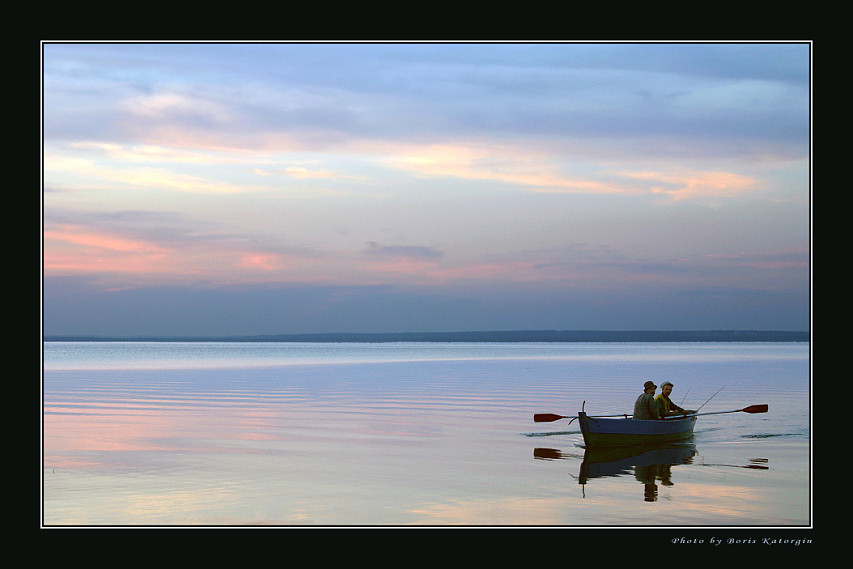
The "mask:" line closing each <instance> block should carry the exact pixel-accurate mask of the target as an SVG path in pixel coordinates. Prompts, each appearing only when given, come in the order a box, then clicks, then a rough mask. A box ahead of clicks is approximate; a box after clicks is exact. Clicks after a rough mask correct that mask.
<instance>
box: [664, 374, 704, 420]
mask: <svg viewBox="0 0 853 569" xmlns="http://www.w3.org/2000/svg"><path fill="white" fill-rule="evenodd" d="M660 390H661V393H660V395H658V396H657V397H655V404H656V405H657V408H658V415H660V417H661V418H663V417H669V416H671V415H688V414H692V413H695V412H696V411H691V410H690V409H682V408H681V407H679V406H678V405H676V404H675V403H673V402H672V399H670V398H669V396H670V395H672V382H671V381H664V382H663V383H661V384H660Z"/></svg>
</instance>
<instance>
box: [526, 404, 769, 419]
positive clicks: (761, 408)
mask: <svg viewBox="0 0 853 569" xmlns="http://www.w3.org/2000/svg"><path fill="white" fill-rule="evenodd" d="M768 409H769V406H768V405H750V406H749V407H744V408H743V409H734V410H732V411H711V412H709V413H695V414H694V415H696V416H698V415H720V414H722V413H767V410H768ZM630 416H631V415H630V414H624V413H622V414H619V415H595V416H592V415H590V417H591V418H595V417H630ZM681 417H683V415H674V416H673V417H668V418H676V419H679V418H681ZM560 419H577V415H557V414H555V413H537V414H535V415H533V421H534V422H536V423H551V422H553V421H559V420H560Z"/></svg>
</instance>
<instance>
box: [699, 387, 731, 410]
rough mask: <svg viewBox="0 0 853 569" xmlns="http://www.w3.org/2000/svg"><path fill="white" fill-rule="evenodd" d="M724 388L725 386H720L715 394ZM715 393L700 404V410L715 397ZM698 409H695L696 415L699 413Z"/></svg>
mask: <svg viewBox="0 0 853 569" xmlns="http://www.w3.org/2000/svg"><path fill="white" fill-rule="evenodd" d="M725 388H726V386H725V385H724V386H722V387H721V388H719V389H718V390H717V393H719V392H720V391H722V390H723V389H725ZM717 393H714V395H712V396H710V397H709V398H708V399H707V400H706V401H705V403H702V404H701V405H700V406H699V409H701V408H702V407H704V406H705V405H706V404H707V403H708V401H710V400H711V399H713V398H714V397H716V396H717ZM699 409H696V411H695V412H696V413H698V412H699Z"/></svg>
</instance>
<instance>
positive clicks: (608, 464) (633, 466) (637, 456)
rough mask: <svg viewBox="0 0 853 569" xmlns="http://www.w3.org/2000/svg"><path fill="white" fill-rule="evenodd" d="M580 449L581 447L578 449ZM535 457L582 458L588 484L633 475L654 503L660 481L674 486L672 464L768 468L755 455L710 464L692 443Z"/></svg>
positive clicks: (581, 479)
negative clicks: (735, 461) (742, 461)
mask: <svg viewBox="0 0 853 569" xmlns="http://www.w3.org/2000/svg"><path fill="white" fill-rule="evenodd" d="M578 450H580V449H578ZM533 456H534V458H537V459H539V460H561V459H563V460H564V459H575V460H577V459H581V460H582V462H581V465H580V472H579V473H578V476H577V480H578V483H579V484H581V485H586V484H587V482H589V481H590V480H591V479H594V478H605V477H619V476H633V478H634V479H635V480H636V481H637V482H640V483H641V484H643V499H644V500H645V501H648V502H654V501H656V500H657V496H658V484H660V485H662V486H673V485H674V482H673V479H672V467H673V466H680V465H693V466H712V467H731V468H749V469H758V470H768V469H769V466H768V465H767V462H768V461H767V459H762V458H753V459H750V461H749V464H747V465H736V464H710V463H706V462H705V461H704V460H701V459H699V461H698V462H696V461H695V459H694V457H696V456H697V450H696V445H694V444H692V443H668V444H661V445H654V446H625V447H606V448H588V449H585V450H584V452H583V454H580V452H576V453H570V452H569V453H567V452H563V451H561V450H558V449H554V448H536V449H534V450H533Z"/></svg>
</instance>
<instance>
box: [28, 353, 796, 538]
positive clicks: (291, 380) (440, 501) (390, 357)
mask: <svg viewBox="0 0 853 569" xmlns="http://www.w3.org/2000/svg"><path fill="white" fill-rule="evenodd" d="M808 356H809V352H808V346H800V345H794V344H791V345H756V346H753V345H748V346H747V345H704V344H702V345H698V344H697V345H641V344H624V345H593V344H589V345H553V346H552V345H527V344H525V345H498V344H489V345H459V344H456V345H454V344H448V345H432V344H430V345H397V344H393V345H392V344H382V345H367V344H365V345H340V346H339V345H278V344H257V345H242V344H241V345H225V344H193V345H177V344H166V343H162V344H160V343H136V344H134V343H125V344H121V343H119V344H111V343H80V344H61V343H57V344H51V343H48V344H47V345H45V362H44V364H45V367H44V373H43V378H42V390H43V394H42V409H43V412H42V445H43V448H42V462H43V466H44V470H43V480H42V484H43V500H44V501H43V521H44V523H45V524H46V525H53V526H59V525H65V526H67V525H123V526H127V525H218V526H221V525H241V526H254V525H264V526H269V525H305V526H318V525H342V524H343V525H374V524H378V525H450V524H457V525H553V526H637V525H643V526H645V525H648V523H649V516H648V511H643V510H645V509H644V508H632V507H631V506H632V505H634V504H635V502H637V500H638V496H642V495H643V491H644V489H645V487H644V486H643V485H642V484H640V483H639V482H638V481H637V479H636V478H635V475H636V474H637V473H638V471H639V472H640V473H641V474H642V471H643V467H642V465H641V466H637V463H635V464H632V465H628V466H625V467H623V468H622V470H619V469H618V467H617V465H610V466H613V467H614V468H616V470H615V472H616V473H615V474H612V475H609V476H607V475H604V474H603V473H604V472H605V469H606V468H609V467H608V466H607V465H608V464H609V463H612V462H618V457H617V459H609V458H608V459H604V458H601V457H594V456H592V453H585V452H584V449H583V447H582V446H580V444H581V443H582V440H583V438H582V435H581V433H580V430H579V429H578V428H577V423H576V422H575V423H573V424H568V423H567V422H555V423H549V424H547V425H544V424H539V425H535V426H536V430H537V432H535V433H531V432H530V431H531V430H532V429H533V427H534V423H533V422H532V421H531V417H532V416H533V414H534V413H537V412H560V413H561V414H565V413H571V412H573V410H575V409H578V408H580V406H581V404H582V401H587V409H595V412H596V413H601V414H609V413H618V412H623V411H624V410H625V409H630V408H631V406H632V405H633V401H634V400H635V399H636V395H637V393H636V391H637V385H638V381H639V380H640V379H644V378H647V377H654V378H656V379H658V380H663V379H672V380H674V381H675V383H676V385H677V386H678V388H679V389H680V390H682V391H680V392H681V393H685V394H686V393H688V391H689V396H688V398H687V402H685V405H686V406H691V405H693V406H698V405H699V404H700V403H701V402H702V401H704V400H705V399H707V398H708V397H709V396H710V395H712V394H713V393H714V392H715V391H717V390H718V389H719V386H720V385H721V384H722V383H721V382H723V381H725V384H726V385H728V386H729V387H727V388H726V389H725V390H723V391H722V392H721V393H720V394H719V395H718V396H717V397H716V398H715V399H714V400H713V401H712V402H711V404H710V405H708V408H707V410H717V409H735V408H741V407H743V406H744V405H747V404H750V403H755V402H759V401H760V402H763V403H769V404H770V408H771V409H772V410H773V411H772V412H771V413H766V414H761V415H744V416H734V415H711V416H709V417H707V419H706V420H703V421H700V423H699V424H698V425H697V428H696V430H695V437H694V439H693V440H691V442H692V443H695V445H696V446H697V448H701V449H702V453H701V454H699V453H698V451H697V453H696V454H694V455H693V456H691V457H687V459H688V460H685V459H683V458H682V459H680V460H673V459H671V458H664V459H660V458H658V459H654V460H650V461H649V462H648V465H649V466H652V465H668V466H667V468H668V472H664V470H656V471H655V472H653V476H654V482H653V483H654V484H655V485H657V486H658V487H659V491H660V495H659V496H658V502H657V505H660V504H665V502H666V501H667V500H672V501H673V502H677V506H678V507H676V508H657V511H656V512H655V515H654V521H655V523H662V524H667V525H670V526H680V525H685V526H696V525H702V526H708V525H718V524H719V525H727V526H731V525H735V524H736V525H768V524H774V525H795V524H799V525H802V524H803V523H808V521H809V519H810V518H809V516H810V510H809V505H810V502H809V499H810V491H809V490H810V489H809V481H810V477H809V474H810V472H809V446H808V443H809V432H810V431H809V415H808V408H807V407H804V406H803V405H802V401H804V400H807V398H808V396H809V390H808V387H809V383H808V379H809V365H808V363H809V359H808ZM640 385H641V382H640ZM691 402H693V403H691ZM694 403H695V404H694ZM712 407H713V409H712ZM534 441H535V442H534ZM544 441H547V443H546V442H544ZM534 446H542V447H551V448H547V449H537V450H536V451H535V452H534V454H535V456H536V458H543V459H549V460H531V459H530V451H531V448H532V447H534ZM556 449H563V450H556ZM755 456H760V457H764V458H762V459H750V458H749V457H755ZM622 458H630V457H622ZM554 460H557V462H553V461H554ZM549 461H551V462H549ZM770 463H772V464H773V469H772V470H770V469H768V468H767V467H768V465H769V464H770ZM582 465H583V472H582V473H581V472H580V470H581V466H582ZM729 466H738V467H737V468H729ZM762 468H764V469H765V470H762ZM554 469H556V470H558V471H560V470H561V469H562V472H559V473H555V470H554ZM647 470H651V469H647ZM566 471H568V472H569V473H570V476H571V477H572V480H579V479H580V478H581V474H582V478H583V480H584V482H583V484H582V486H581V488H582V489H583V492H578V491H577V490H578V488H577V485H576V484H565V483H564V479H565V476H566ZM664 478H665V479H666V480H667V481H669V482H672V483H673V486H672V487H669V486H666V487H665V486H664V485H663V480H664ZM584 493H585V494H584ZM582 494H584V495H582ZM651 507H656V506H655V505H652V506H651Z"/></svg>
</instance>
